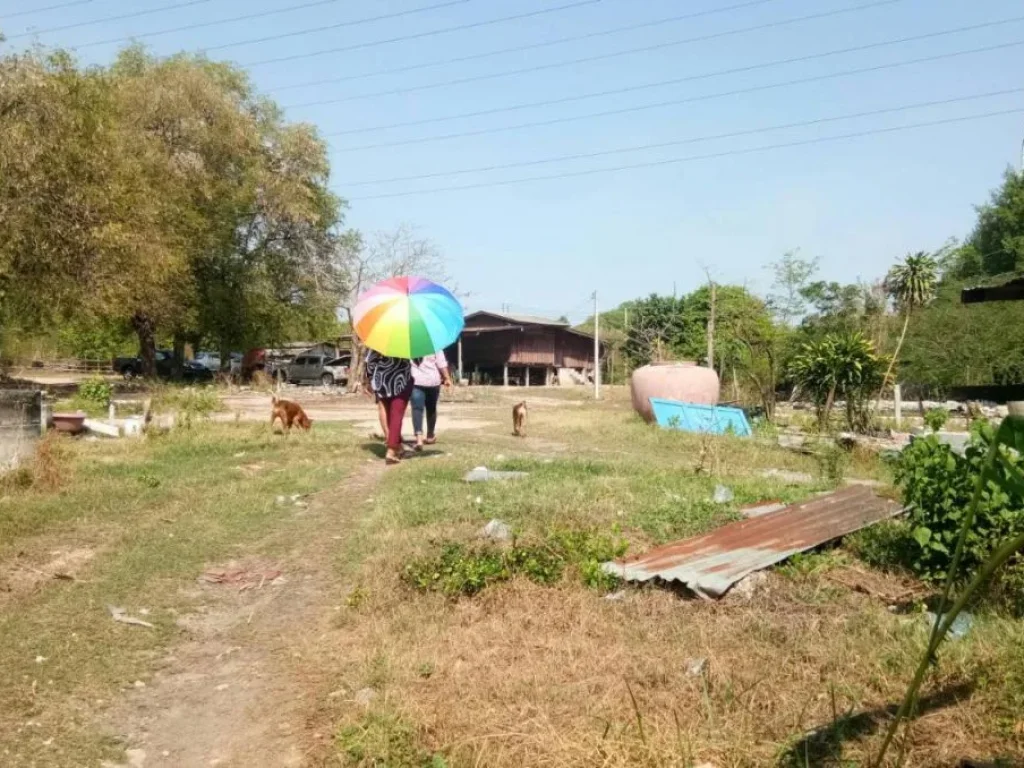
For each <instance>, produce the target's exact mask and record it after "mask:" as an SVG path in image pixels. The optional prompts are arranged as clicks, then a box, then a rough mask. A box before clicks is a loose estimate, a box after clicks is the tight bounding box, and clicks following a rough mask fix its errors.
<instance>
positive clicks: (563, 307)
mask: <svg viewBox="0 0 1024 768" xmlns="http://www.w3.org/2000/svg"><path fill="white" fill-rule="evenodd" d="M52 6H61V7H57V8H53V9H52V10H46V9H47V8H50V7H52ZM113 17H123V18H113ZM238 17H247V18H243V19H239V18H238ZM809 17H810V18H809ZM232 19H237V20H233V21H232ZM183 27H190V28H189V29H180V28H183ZM0 30H2V31H3V33H4V34H5V35H6V36H7V37H8V40H7V42H6V43H4V44H3V45H0V51H10V50H16V49H19V48H24V47H26V46H28V45H31V44H33V43H39V44H42V45H44V46H60V47H67V48H71V49H74V50H75V51H76V53H77V55H78V56H79V58H80V60H81V61H83V62H85V63H90V64H102V63H106V62H109V61H110V60H111V59H112V58H113V57H114V56H115V55H116V53H117V51H118V49H119V48H121V47H123V46H124V45H126V44H127V43H128V41H129V40H130V39H132V37H136V39H137V40H138V41H139V42H142V43H144V44H146V45H147V46H148V47H149V48H150V50H151V51H152V52H154V53H156V54H159V55H163V54H170V53H174V52H177V51H180V50H187V51H195V52H199V51H204V52H206V53H207V55H209V56H210V57H211V58H216V59H225V60H230V61H233V62H235V63H237V64H239V65H241V66H243V67H245V68H246V69H248V70H249V72H250V74H251V76H252V78H253V81H254V82H255V84H256V85H257V87H258V88H260V89H261V90H262V91H264V92H265V93H267V94H268V95H270V96H271V97H273V98H275V99H276V100H277V101H278V102H279V103H280V104H282V105H283V106H284V107H285V108H286V115H287V117H288V119H290V120H295V121H308V122H312V123H314V124H316V125H317V126H318V127H319V129H320V131H321V132H322V134H323V135H324V136H326V137H327V140H328V142H329V147H330V159H331V165H332V182H331V183H332V186H333V189H334V190H335V191H336V192H337V193H338V194H339V195H341V196H342V197H343V198H345V199H346V200H347V201H348V202H349V208H348V211H347V225H348V226H351V227H355V228H357V229H359V230H362V231H364V232H373V231H376V230H390V229H394V228H395V227H397V226H399V225H401V224H408V225H412V226H415V227H416V228H417V230H418V232H419V234H420V235H421V236H422V237H425V238H429V239H430V240H432V241H433V242H434V243H436V245H437V246H438V247H439V248H440V249H441V251H442V252H443V253H444V255H445V256H446V258H447V260H448V264H449V271H450V273H451V275H452V276H453V279H454V281H455V283H456V284H457V286H458V288H459V290H460V291H462V292H464V293H465V294H466V296H467V298H466V304H467V308H468V309H500V308H502V307H503V306H507V307H508V308H510V309H511V310H513V311H517V312H524V313H525V312H529V313H533V314H541V315H547V316H551V317H558V316H560V315H567V316H569V317H570V318H572V319H573V320H574V321H576V320H580V319H582V318H583V317H584V316H585V315H586V313H587V312H588V311H590V309H591V308H592V302H591V299H590V296H591V294H592V293H593V292H595V291H596V292H597V295H598V299H599V302H600V305H601V307H602V308H610V307H612V306H615V305H617V304H619V303H621V302H622V301H625V300H628V299H631V298H636V297H639V296H643V295H647V294H650V293H655V292H656V293H671V292H672V291H673V290H675V291H677V292H679V293H685V292H687V291H690V290H692V289H693V288H695V287H696V286H698V285H699V284H701V283H702V282H703V281H705V280H706V279H707V278H706V273H710V275H711V276H712V277H713V278H714V279H715V280H717V281H719V282H728V283H737V284H743V285H746V286H747V287H749V288H750V289H751V290H754V291H757V292H760V293H762V294H763V293H764V292H766V291H767V290H768V289H769V287H770V284H771V272H770V270H769V269H768V268H767V265H769V264H770V263H771V262H773V261H776V260H777V259H778V258H779V257H780V256H781V255H782V254H783V253H785V252H786V251H791V250H797V249H798V250H799V251H800V253H801V254H802V255H803V256H806V257H808V258H818V259H820V272H819V275H820V277H821V278H822V279H830V280H839V281H844V282H850V281H855V280H858V279H865V280H870V279H876V278H878V277H880V276H882V275H884V274H885V272H886V271H887V270H888V268H889V267H890V266H891V265H892V263H893V262H894V261H896V260H897V259H899V258H900V257H902V256H903V255H904V254H905V253H907V252H909V251H917V250H931V249H935V248H938V247H940V246H941V245H942V244H943V243H945V242H946V241H947V240H948V239H949V238H950V237H964V236H965V235H967V234H968V233H969V232H970V229H971V227H972V225H973V223H974V219H975V212H974V206H975V205H977V204H979V203H982V202H984V201H985V200H986V199H987V197H988V195H989V193H990V191H991V190H992V189H993V188H994V187H996V186H997V185H998V184H999V183H1000V180H1001V175H1002V173H1003V171H1004V170H1005V169H1006V168H1007V167H1009V166H1013V167H1017V166H1018V164H1019V163H1020V162H1021V142H1022V139H1024V77H1022V74H1021V73H1024V7H1022V6H1021V4H1020V3H1019V0H974V1H973V2H965V0H694V2H683V0H515V1H514V0H364V2H355V0H244V1H243V0H137V1H134V2H129V0H77V2H75V1H74V0H0ZM170 30H176V31H170ZM337 49H345V50H337ZM979 49H987V50H979ZM325 51H329V52H325ZM492 54H493V55H492ZM951 54H960V55H951ZM922 59H923V60H924V61H922ZM396 70H400V71H396ZM524 70H526V71H524ZM864 70H870V71H864ZM324 81H333V82H324ZM453 81H458V82H453ZM467 81H468V82H467ZM311 83H315V84H311ZM325 102H326V103H325ZM469 113H471V114H469ZM609 113H613V114H609ZM409 123H414V124H411V125H410V124H409ZM396 124H402V125H396ZM922 124H930V125H922ZM851 134H856V135H851ZM581 156H582V157H581ZM495 166H503V167H500V168H495ZM510 166H511V167H510ZM424 176H427V177H428V178H423V177H424ZM409 177H418V178H409ZM538 177H543V178H538ZM394 179H399V180H397V181H395V180H394Z"/></svg>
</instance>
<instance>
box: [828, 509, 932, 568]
mask: <svg viewBox="0 0 1024 768" xmlns="http://www.w3.org/2000/svg"><path fill="white" fill-rule="evenodd" d="M912 530H913V529H912V528H911V527H910V524H909V523H908V522H907V521H906V520H883V521H882V522H880V523H878V524H876V525H872V526H869V527H867V528H864V529H863V530H861V531H857V533H855V534H853V535H852V536H850V537H848V538H847V539H846V544H847V546H848V547H849V549H850V551H852V552H853V554H855V555H856V556H857V557H859V558H860V559H861V560H863V561H864V562H865V563H867V564H868V565H870V566H873V567H875V568H880V569H882V570H892V569H904V568H910V567H911V564H912V563H913V562H914V558H915V556H916V555H917V550H918V544H917V542H916V541H914V537H913V536H912V535H911V533H912Z"/></svg>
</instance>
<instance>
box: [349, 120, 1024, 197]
mask: <svg viewBox="0 0 1024 768" xmlns="http://www.w3.org/2000/svg"><path fill="white" fill-rule="evenodd" d="M1022 112H1024V107H1022V108H1016V109H1005V110H1001V111H997V112H984V113H981V114H975V115H965V116H962V117H951V118H945V119H943V120H932V121H928V122H922V123H910V124H908V125H900V126H894V127H890V128H874V129H870V130H864V131H854V132H852V133H842V134H837V135H835V136H819V137H816V138H813V139H803V140H801V141H789V142H784V143H781V144H767V145H763V146H760V147H750V148H748V149H735V150H727V151H723V152H711V153H708V154H704V155H688V156H686V157H674V158H668V159H665V160H653V161H650V162H646V163H634V164H630V165H619V166H613V167H610V168H591V169H588V170H583V171H571V172H567V173H555V174H549V175H545V176H526V177H522V178H518V179H506V180H504V181H489V182H480V183H476V184H461V185H457V186H450V187H434V188H432V189H418V190H413V191H405V192H388V193H385V194H380V195H369V196H367V197H356V198H352V199H351V202H359V201H365V200H384V199H388V198H395V197H411V196H413V195H426V194H437V193H439V192H459V191H464V190H470V189H484V188H487V187H506V186H511V185H513V184H526V183H528V182H533V181H552V180H555V179H569V178H574V177H579V176H593V175H596V174H601V173H617V172H620V171H631V170H638V169H642V168H657V167H660V166H665V165H678V164H680V163H688V162H693V161H696V160H712V159H718V158H723V157H734V156H739V155H750V154H755V153H758V152H768V151H771V150H776V149H789V148H793V147H803V146H809V145H812V144H825V143H828V142H834V141H843V140H846V139H854V138H861V137H863V136H875V135H879V134H886V133H897V132H899V131H909V130H914V129H917V128H928V127H932V126H937V125H950V124H953V123H963V122H968V121H971V120H982V119H985V118H989V117H1000V116H1005V115H1015V114H1020V113H1022Z"/></svg>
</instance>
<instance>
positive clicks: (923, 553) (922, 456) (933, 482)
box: [895, 426, 1024, 581]
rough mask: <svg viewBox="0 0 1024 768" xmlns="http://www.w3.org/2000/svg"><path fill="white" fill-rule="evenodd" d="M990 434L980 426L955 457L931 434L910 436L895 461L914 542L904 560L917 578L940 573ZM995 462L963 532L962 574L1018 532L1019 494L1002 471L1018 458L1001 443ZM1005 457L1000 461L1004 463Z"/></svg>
mask: <svg viewBox="0 0 1024 768" xmlns="http://www.w3.org/2000/svg"><path fill="white" fill-rule="evenodd" d="M992 439H993V435H992V431H991V428H989V427H987V426H983V427H982V428H981V429H980V430H979V431H978V432H976V433H975V435H974V437H973V438H972V439H971V442H970V443H969V444H968V446H967V449H966V452H965V455H964V456H958V455H957V454H955V453H954V452H953V451H952V449H950V447H949V446H948V445H944V444H942V443H940V442H939V441H938V439H937V438H936V437H934V436H932V435H929V436H928V437H924V438H920V439H917V440H914V442H913V443H911V444H910V446H908V447H907V448H906V449H905V450H904V451H903V453H902V455H901V457H900V459H899V460H898V461H897V462H896V467H895V479H896V484H897V486H898V487H899V488H900V490H901V492H902V496H903V502H904V504H905V505H907V506H908V507H910V512H909V517H908V523H909V526H910V533H911V536H912V537H913V539H914V541H915V542H916V544H917V547H916V551H915V552H914V554H913V556H912V559H911V562H910V565H911V567H912V568H913V570H914V571H915V572H916V573H918V574H919V575H920V576H921V577H923V578H925V579H927V580H929V581H939V580H941V579H943V578H945V576H946V572H947V568H948V567H949V565H950V561H951V560H952V557H953V550H954V548H955V546H956V539H957V535H958V533H959V530H960V525H961V522H962V520H963V514H964V512H965V511H966V510H967V508H968V505H969V504H970V502H971V497H972V495H973V493H974V489H975V485H976V483H977V479H978V476H979V474H980V472H981V469H982V464H983V462H984V460H985V455H986V452H987V451H988V447H989V443H990V441H991V440H992ZM1000 451H1002V452H1003V462H997V463H996V467H995V469H994V472H995V477H994V479H992V480H989V481H988V482H987V483H986V485H985V488H984V489H983V491H982V495H981V499H980V503H979V505H978V512H977V517H976V519H975V521H974V525H973V526H972V527H971V530H970V532H969V533H968V535H967V540H966V545H965V546H966V548H965V552H964V564H963V568H964V569H965V570H964V573H967V574H969V573H971V572H973V570H974V569H975V568H976V567H977V566H978V565H980V564H981V563H982V562H984V561H985V559H986V558H987V556H988V554H989V553H990V552H991V551H992V549H993V548H994V547H995V546H996V545H997V544H999V543H1000V542H1002V541H1003V540H1004V539H1006V538H1008V537H1009V536H1011V535H1014V534H1017V533H1020V532H1022V531H1024V495H1022V489H1020V488H1016V487H1015V486H1014V485H1013V482H1012V479H1011V478H1009V477H1008V475H1007V469H1006V465H1007V464H1008V465H1009V466H1010V467H1017V468H1018V469H1020V468H1022V467H1024V458H1022V457H1021V455H1020V454H1019V453H1017V452H1015V451H1011V450H1010V449H1008V448H1006V447H1002V448H1000ZM1004 462H1005V463H1004Z"/></svg>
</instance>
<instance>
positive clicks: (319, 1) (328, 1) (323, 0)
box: [74, 0, 344, 50]
mask: <svg viewBox="0 0 1024 768" xmlns="http://www.w3.org/2000/svg"><path fill="white" fill-rule="evenodd" d="M89 2H92V0H89ZM340 2H344V0H315V2H309V3H300V4H299V5H290V6H288V7H286V8H274V9H273V10H269V11H261V12H260V13H247V14H244V15H242V16H232V17H231V18H229V19H216V20H214V21H202V22H199V23H197V24H186V25H185V26H183V27H171V28H169V29H159V30H155V31H153V32H143V33H141V34H137V35H130V36H128V37H111V38H108V39H106V40H93V41H92V42H89V43H83V44H82V45H76V46H74V48H75V49H76V50H81V49H83V48H93V47H95V46H98V45H110V44H112V43H126V42H131V41H133V40H143V39H145V38H147V37H159V36H160V35H170V34H172V33H174V32H191V31H192V30H195V29H205V28H207V27H218V26H221V25H223V24H232V23H234V22H237V21H252V20H253V19H262V18H266V17H267V16H275V15H277V14H279V13H290V12H292V11H301V10H306V9H308V8H316V7H318V6H321V5H334V4H336V3H340Z"/></svg>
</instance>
